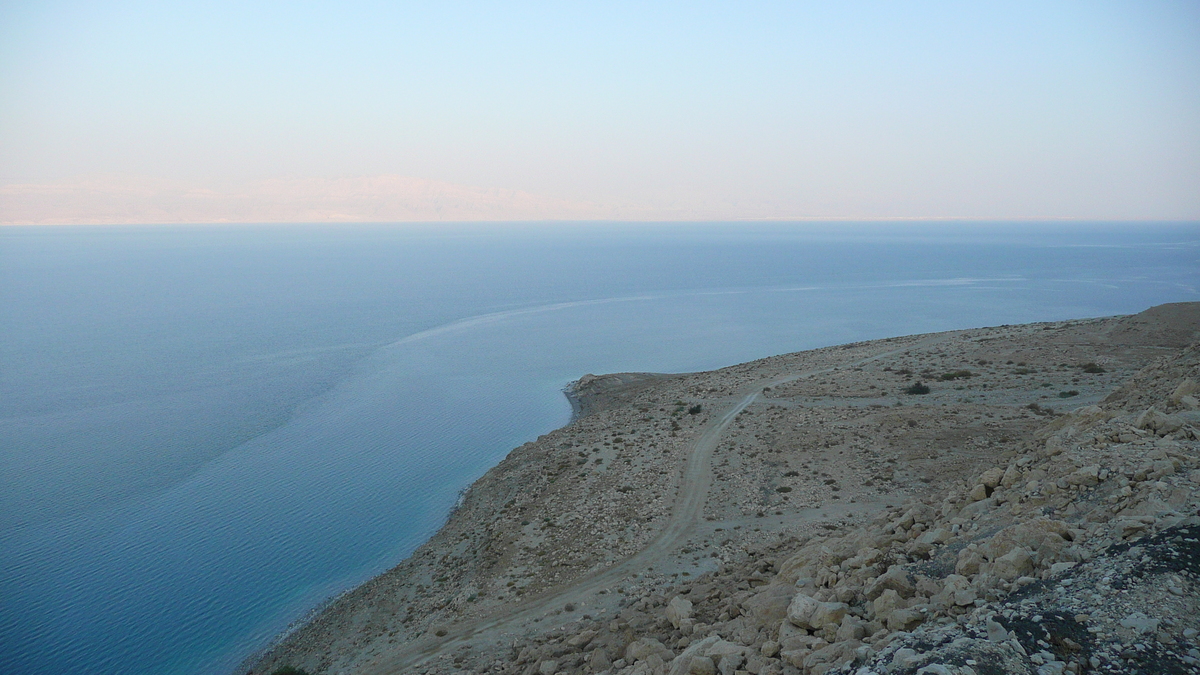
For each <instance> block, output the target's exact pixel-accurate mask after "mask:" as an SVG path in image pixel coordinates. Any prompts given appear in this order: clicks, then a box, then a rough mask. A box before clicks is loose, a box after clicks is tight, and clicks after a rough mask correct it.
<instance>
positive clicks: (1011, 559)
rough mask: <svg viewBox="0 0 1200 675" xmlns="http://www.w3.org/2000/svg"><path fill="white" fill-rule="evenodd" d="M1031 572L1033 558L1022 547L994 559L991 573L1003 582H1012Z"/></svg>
mask: <svg viewBox="0 0 1200 675" xmlns="http://www.w3.org/2000/svg"><path fill="white" fill-rule="evenodd" d="M1032 571H1033V556H1032V555H1030V553H1029V550H1028V549H1026V548H1025V547H1023V546H1018V547H1015V548H1013V549H1012V550H1011V551H1009V552H1008V553H1005V554H1004V555H1002V556H1000V557H999V558H996V561H995V562H994V563H992V568H991V573H992V574H993V575H994V576H996V577H999V578H1001V579H1003V580H1005V581H1012V580H1014V579H1016V578H1017V577H1021V576H1025V575H1026V574H1028V573H1030V572H1032Z"/></svg>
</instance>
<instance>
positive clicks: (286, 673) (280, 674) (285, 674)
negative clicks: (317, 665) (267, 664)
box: [271, 666, 308, 675]
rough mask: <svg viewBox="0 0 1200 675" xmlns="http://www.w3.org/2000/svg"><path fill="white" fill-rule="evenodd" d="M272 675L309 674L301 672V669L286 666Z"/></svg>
mask: <svg viewBox="0 0 1200 675" xmlns="http://www.w3.org/2000/svg"><path fill="white" fill-rule="evenodd" d="M271 675H308V673H306V672H305V671H303V670H300V669H299V668H293V667H291V666H284V667H282V668H279V669H277V670H276V671H275V672H273V673H271Z"/></svg>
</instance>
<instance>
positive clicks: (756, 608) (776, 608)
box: [742, 584, 796, 625]
mask: <svg viewBox="0 0 1200 675" xmlns="http://www.w3.org/2000/svg"><path fill="white" fill-rule="evenodd" d="M795 593H796V591H795V588H794V587H792V586H791V585H790V584H767V585H766V586H763V587H762V589H761V590H759V592H758V593H755V594H754V595H752V596H750V597H749V598H747V599H746V601H745V602H743V603H742V605H743V606H744V607H745V608H746V611H747V612H748V613H749V614H750V616H752V617H754V618H755V619H756V620H757V621H758V623H760V624H772V625H773V624H776V623H779V622H780V621H782V620H783V618H784V617H786V616H787V609H788V605H789V604H790V603H791V601H792V596H793V595H795Z"/></svg>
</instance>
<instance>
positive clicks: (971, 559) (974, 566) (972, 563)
mask: <svg viewBox="0 0 1200 675" xmlns="http://www.w3.org/2000/svg"><path fill="white" fill-rule="evenodd" d="M982 563H983V553H981V552H980V551H979V548H978V547H975V545H974V544H972V545H971V546H968V547H967V548H964V549H963V550H961V551H959V552H958V562H957V563H955V565H954V571H955V572H956V573H958V574H962V575H966V576H970V575H972V574H976V573H978V572H979V565H980V564H982Z"/></svg>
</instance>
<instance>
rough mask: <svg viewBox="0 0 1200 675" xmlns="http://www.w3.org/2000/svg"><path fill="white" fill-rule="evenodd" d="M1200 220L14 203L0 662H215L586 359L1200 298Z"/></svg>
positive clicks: (170, 668) (525, 426)
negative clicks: (732, 217) (340, 213)
mask: <svg viewBox="0 0 1200 675" xmlns="http://www.w3.org/2000/svg"><path fill="white" fill-rule="evenodd" d="M1198 287H1200V228H1197V227H1196V226H1195V225H1155V226H1149V225H1111V224H1109V225H1103V226H1100V225H1097V226H1081V225H1072V226H1070V227H1068V226H1062V225H1047V224H1035V225H1028V224H1026V225H1006V224H991V225H971V226H969V227H966V226H953V225H931V224H910V225H906V226H904V227H899V226H894V225H888V226H880V225H853V224H837V225H828V224H807V225H787V224H772V225H753V226H748V225H744V224H738V225H733V224H731V225H690V226H679V225H673V226H663V225H638V226H630V225H589V226H558V227H549V226H528V227H507V226H506V227H505V228H504V229H503V230H497V229H496V228H495V227H490V228H489V227H474V226H442V227H438V228H434V227H387V226H337V227H330V226H272V227H267V226H263V227H248V226H247V227H231V226H211V227H169V228H42V229H38V228H6V229H4V230H0V481H2V484H0V598H3V602H2V603H0V662H3V663H5V664H6V666H5V672H13V673H59V672H64V671H68V670H74V671H78V672H89V673H221V672H228V671H229V670H231V669H232V668H234V667H235V666H236V664H237V663H238V662H239V660H240V659H242V658H244V657H245V656H246V655H247V654H249V653H251V652H252V651H253V650H254V649H256V648H259V647H261V646H262V645H263V644H265V643H266V641H267V640H269V639H270V638H271V636H272V635H274V634H275V633H277V632H278V631H279V630H281V629H282V628H284V627H285V626H286V625H287V624H288V622H289V621H291V620H293V619H295V618H297V617H299V616H301V615H302V614H303V613H304V612H305V611H307V610H308V609H310V608H312V607H313V606H315V605H317V604H318V603H320V602H321V601H322V600H323V599H325V598H327V597H329V596H330V595H332V594H335V593H337V592H339V591H341V590H344V589H346V588H348V587H350V586H352V585H353V584H355V583H358V582H360V581H362V580H364V579H366V578H369V577H370V576H371V575H373V574H375V573H378V572H380V571H382V570H384V569H386V568H387V567H389V566H390V565H392V564H394V563H395V562H397V561H399V560H400V559H402V558H403V557H404V556H405V555H407V553H408V552H410V551H411V550H412V549H413V548H414V547H416V546H417V545H419V544H420V542H422V541H423V540H425V539H426V538H428V536H429V535H430V534H431V533H432V532H433V531H434V530H436V528H437V527H438V526H439V525H440V523H441V522H442V520H443V519H444V517H445V515H446V513H447V512H448V510H449V508H450V507H451V505H452V504H453V502H454V500H455V498H456V495H457V494H458V492H459V490H461V489H462V488H463V487H464V486H466V485H467V484H469V483H470V481H471V480H473V479H474V478H475V477H477V476H479V475H480V474H482V473H483V472H484V471H486V470H487V468H488V467H490V466H492V465H493V464H495V463H496V462H497V461H499V459H500V458H502V457H503V456H504V455H505V454H506V453H507V452H508V450H509V449H511V448H512V447H514V446H516V445H519V444H521V443H523V442H525V441H527V440H530V439H532V438H534V437H536V436H537V435H538V434H540V433H544V432H546V431H548V430H550V429H552V428H555V427H557V426H560V425H561V424H563V423H565V422H566V420H567V418H568V416H569V407H568V405H567V403H566V401H565V400H564V399H563V397H562V395H561V389H562V387H563V386H564V385H565V384H566V383H567V382H568V381H570V380H572V379H575V378H577V377H579V376H580V375H582V374H583V373H586V372H613V371H627V370H650V371H662V372H672V371H675V372H677V371H686V370H699V369H708V368H715V367H719V366H724V365H729V364H732V363H737V362H740V361H745V360H748V359H752V358H757V357H762V356H768V355H771V354H775V353H781V352H787V351H795V350H799V349H807V348H812V347H818V346H823V345H829V344H837V343H841V342H849V341H856V340H862V339H870V338H878V337H887V336H891V335H899V334H907V333H916V332H926V331H935V330H947V329H955V328H966V327H973V326H982V325H995V324H1002V323H1019V322H1026V321H1037V320H1051V319H1062V318H1073V317H1085V316H1102V315H1110V314H1117V313H1127V312H1136V311H1140V310H1141V309H1144V308H1146V307H1148V306H1151V305H1153V304H1158V303H1162V302H1171V301H1181V300H1197V299H1200V293H1198V292H1197V288H1198Z"/></svg>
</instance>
